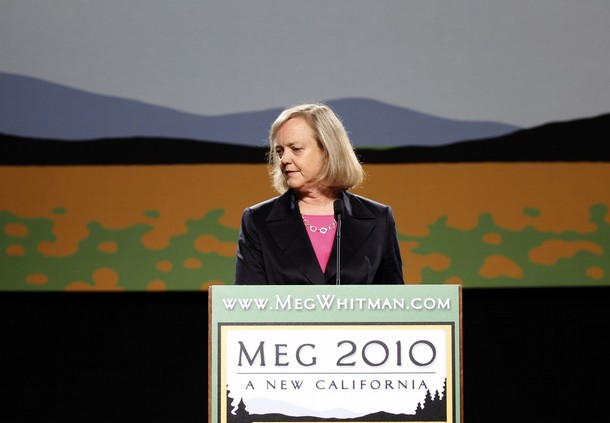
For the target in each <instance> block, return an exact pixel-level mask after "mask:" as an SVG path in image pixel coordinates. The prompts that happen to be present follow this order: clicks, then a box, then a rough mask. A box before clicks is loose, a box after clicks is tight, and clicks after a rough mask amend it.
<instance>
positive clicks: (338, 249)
mask: <svg viewBox="0 0 610 423" xmlns="http://www.w3.org/2000/svg"><path fill="white" fill-rule="evenodd" d="M341 220H343V219H342V216H341V213H339V214H337V280H336V284H337V285H341Z"/></svg>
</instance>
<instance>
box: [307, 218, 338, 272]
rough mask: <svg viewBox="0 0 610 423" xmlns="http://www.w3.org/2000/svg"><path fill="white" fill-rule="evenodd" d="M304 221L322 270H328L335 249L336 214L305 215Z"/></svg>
mask: <svg viewBox="0 0 610 423" xmlns="http://www.w3.org/2000/svg"><path fill="white" fill-rule="evenodd" d="M303 223H304V224H305V228H306V229H307V233H308V234H309V239H310V240H311V245H312V246H313V250H314V251H315V252H316V257H317V258H318V263H320V268H322V271H323V272H325V271H326V265H327V264H328V259H329V258H330V253H331V251H332V249H333V243H334V241H335V234H336V233H337V224H336V222H335V218H334V216H333V215H332V214H331V215H310V214H304V215H303Z"/></svg>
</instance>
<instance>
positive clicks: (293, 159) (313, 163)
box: [275, 117, 325, 193]
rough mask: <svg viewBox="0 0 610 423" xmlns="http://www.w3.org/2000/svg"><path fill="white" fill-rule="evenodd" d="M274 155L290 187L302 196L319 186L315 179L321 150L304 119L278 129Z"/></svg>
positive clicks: (322, 162)
mask: <svg viewBox="0 0 610 423" xmlns="http://www.w3.org/2000/svg"><path fill="white" fill-rule="evenodd" d="M275 154H276V155H277V158H278V160H279V161H280V167H281V169H282V173H283V174H284V178H286V182H287V184H288V186H289V187H290V188H292V189H293V190H295V191H296V192H299V193H303V192H307V191H311V190H316V189H317V188H318V187H319V184H318V181H317V178H318V176H319V175H320V171H321V170H322V166H323V165H324V160H325V159H324V151H323V150H322V148H321V147H320V145H319V144H318V142H317V141H316V139H315V138H314V133H313V131H312V129H311V128H310V127H309V124H308V123H307V121H306V120H305V119H303V118H300V117H295V118H292V119H289V120H287V121H286V122H285V123H284V124H283V125H282V126H281V127H280V129H278V131H277V132H276V135H275Z"/></svg>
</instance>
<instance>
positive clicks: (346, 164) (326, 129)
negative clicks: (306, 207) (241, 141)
mask: <svg viewBox="0 0 610 423" xmlns="http://www.w3.org/2000/svg"><path fill="white" fill-rule="evenodd" d="M296 117H300V118H303V119H305V121H306V122H307V124H308V125H309V126H310V127H311V129H312V131H313V133H314V137H315V139H316V141H317V142H318V145H319V146H320V147H321V148H322V150H323V152H324V156H325V159H326V160H325V164H324V165H323V167H322V171H321V172H320V176H319V181H320V183H322V184H323V185H325V186H326V187H328V188H330V189H332V190H335V191H345V190H348V189H350V188H355V187H357V186H359V185H360V184H362V182H363V181H364V176H365V173H364V169H363V168H362V164H361V163H360V161H359V160H358V157H356V153H355V152H354V147H353V146H352V143H351V142H350V140H349V137H348V135H347V131H346V130H345V127H344V126H343V123H341V120H340V119H339V117H338V116H337V115H336V114H335V113H334V112H333V111H332V109H331V108H330V107H328V106H327V105H325V104H321V103H308V104H299V105H296V106H292V107H289V108H287V109H285V110H284V111H282V113H280V115H279V116H278V117H277V118H276V119H275V122H273V124H272V125H271V129H270V131H269V152H268V153H267V158H268V167H269V176H270V177H271V184H272V186H273V188H274V189H275V190H276V191H277V192H279V193H280V194H283V193H284V192H286V191H287V190H288V184H287V183H286V179H285V178H284V175H283V173H282V169H281V166H280V160H279V158H278V156H277V153H276V152H275V146H274V143H275V136H276V134H277V131H278V130H279V129H280V128H281V127H282V125H283V124H285V123H286V122H287V121H288V120H290V119H292V118H296Z"/></svg>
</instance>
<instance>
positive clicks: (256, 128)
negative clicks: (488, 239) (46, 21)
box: [0, 72, 519, 147]
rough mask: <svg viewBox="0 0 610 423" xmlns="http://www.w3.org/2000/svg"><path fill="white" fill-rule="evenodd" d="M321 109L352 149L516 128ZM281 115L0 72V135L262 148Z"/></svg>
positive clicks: (389, 111)
mask: <svg viewBox="0 0 610 423" xmlns="http://www.w3.org/2000/svg"><path fill="white" fill-rule="evenodd" d="M327 103H328V104H329V105H330V106H331V107H333V109H334V110H335V111H336V112H337V113H338V114H339V115H340V116H341V118H342V120H343V122H344V124H345V125H346V127H347V129H348V131H349V132H350V136H351V139H352V142H353V143H354V145H355V146H356V147H396V146H439V145H446V144H451V143H454V142H458V141H463V140H476V139H485V138H493V137H497V136H501V135H505V134H509V133H512V132H514V131H516V130H517V129H519V128H517V127H515V126H511V125H507V124H503V123H496V122H483V121H480V122H478V121H457V120H451V119H444V118H439V117H434V116H430V115H426V114H423V113H419V112H415V111H413V110H409V109H405V108H401V107H396V106H392V105H389V104H385V103H382V102H378V101H375V100H370V99H362V98H347V99H338V100H330V101H327ZM280 111H281V109H280V108H278V109H269V110H262V111H253V112H248V113H235V114H227V115H224V116H212V117H210V116H201V115H196V114H192V113H184V112H180V111H177V110H173V109H170V108H167V107H162V106H155V105H150V104H145V103H142V102H139V101H135V100H129V99H123V98H117V97H110V96H105V95H99V94H92V93H89V92H86V91H81V90H77V89H73V88H69V87H66V86H63V85H59V84H55V83H51V82H47V81H43V80H40V79H35V78H30V77H26V76H19V75H14V74H8V73H2V72H0V132H1V133H4V134H8V135H16V136H21V137H30V138H42V139H57V140H72V141H79V140H92V139H109V138H110V139H112V138H129V137H164V138H178V139H190V140H199V141H216V142H222V143H228V144H240V145H246V146H263V145H265V143H266V138H267V134H268V130H269V126H270V125H271V123H272V122H273V120H274V119H275V117H276V116H277V115H278V114H279V113H280Z"/></svg>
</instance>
